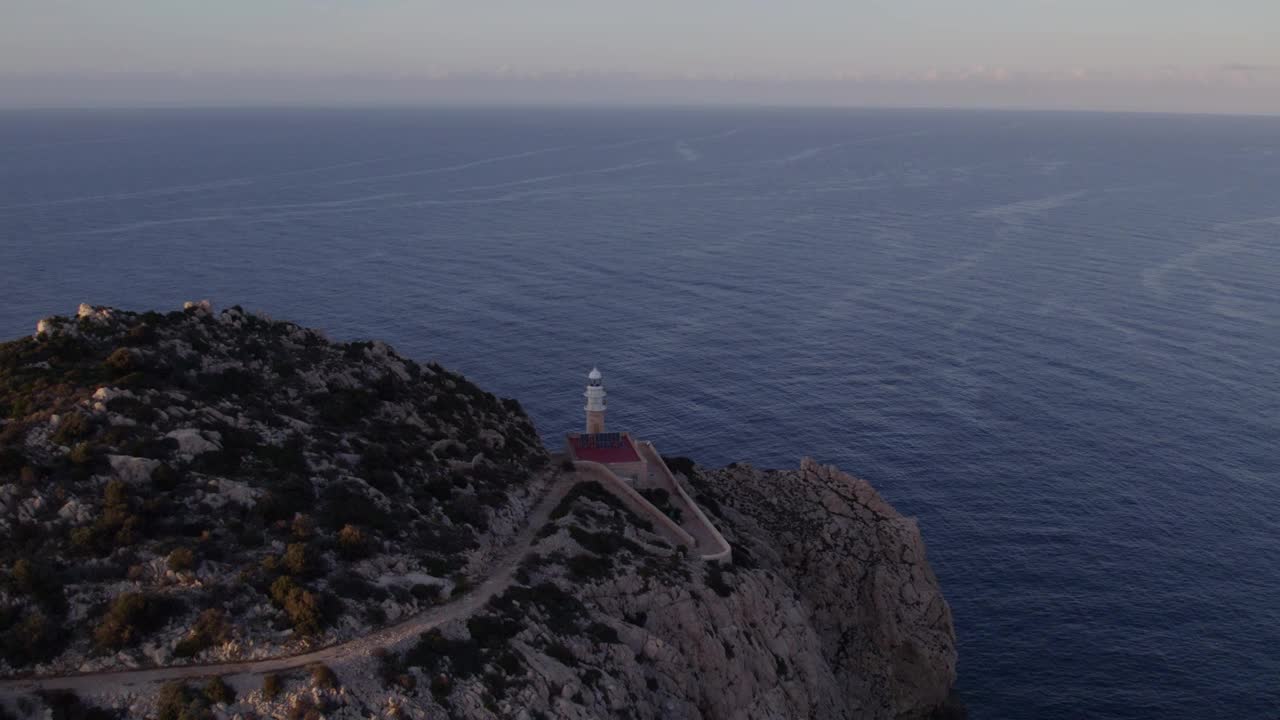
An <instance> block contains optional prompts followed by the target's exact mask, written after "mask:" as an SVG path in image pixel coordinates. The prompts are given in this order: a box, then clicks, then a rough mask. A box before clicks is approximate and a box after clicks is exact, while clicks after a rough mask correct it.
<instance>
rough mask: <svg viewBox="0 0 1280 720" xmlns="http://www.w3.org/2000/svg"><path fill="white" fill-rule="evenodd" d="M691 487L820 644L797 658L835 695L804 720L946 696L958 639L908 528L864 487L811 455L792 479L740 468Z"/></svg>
mask: <svg viewBox="0 0 1280 720" xmlns="http://www.w3.org/2000/svg"><path fill="white" fill-rule="evenodd" d="M699 480H700V481H701V484H702V495H703V496H704V498H707V497H709V498H710V500H709V502H707V501H706V500H704V502H706V503H707V504H710V505H712V506H718V509H719V510H720V514H721V516H722V517H723V526H725V527H727V528H729V531H730V532H731V533H732V537H731V538H730V542H731V543H733V544H734V545H735V553H741V552H742V551H743V550H745V551H747V552H750V553H752V554H753V555H754V556H755V557H756V558H757V559H758V562H759V563H760V565H761V566H762V567H771V568H776V569H777V572H778V573H779V575H781V576H782V578H781V579H782V581H783V583H785V585H786V586H788V587H789V588H790V589H794V591H795V592H796V593H797V594H798V601H797V602H796V606H797V607H796V612H798V613H799V615H800V617H801V618H802V619H803V622H804V624H805V625H806V626H807V627H808V628H810V629H811V630H812V633H813V636H814V637H816V638H817V640H818V643H817V645H816V647H815V646H809V647H807V648H806V651H807V652H813V653H814V654H816V655H817V658H816V659H815V661H814V664H815V666H817V667H819V668H821V670H822V671H823V672H827V673H829V674H830V676H831V678H832V679H833V680H834V684H835V686H836V687H837V688H838V690H837V693H836V695H837V697H836V699H835V701H834V702H833V703H832V704H830V705H826V706H824V708H823V709H822V710H821V711H819V712H815V713H813V715H812V716H814V717H820V716H822V717H900V716H904V715H905V716H918V715H922V714H925V713H927V712H929V711H930V710H931V709H932V708H935V707H937V706H939V705H940V704H941V703H942V702H943V701H944V700H945V699H946V697H947V694H948V691H949V689H950V687H951V685H952V684H953V683H954V681H955V676H956V644H955V632H954V629H953V626H952V622H951V610H950V608H949V607H948V606H947V603H946V600H945V599H944V598H943V596H942V592H941V590H940V589H939V587H938V581H937V578H936V577H935V576H934V574H933V570H932V569H931V568H930V567H929V564H928V561H927V559H926V557H925V546H924V540H923V539H922V538H921V535H920V531H919V528H918V527H917V525H916V523H915V521H914V520H912V519H909V518H904V517H902V516H901V515H899V514H898V513H897V512H896V511H895V510H894V509H893V508H892V507H891V506H889V504H888V503H886V502H885V501H884V500H883V499H882V498H881V497H880V496H879V494H877V493H876V491H875V490H874V489H873V488H872V487H871V485H870V484H868V483H867V482H866V481H864V480H860V479H858V478H855V477H853V476H851V475H848V474H845V473H842V472H840V471H839V470H837V469H835V468H832V467H825V466H822V465H819V464H817V463H815V462H813V461H811V460H808V459H806V460H804V461H803V462H802V463H801V467H800V469H799V470H798V471H783V472H778V471H760V470H756V469H753V468H750V467H743V466H739V467H735V468H730V469H725V470H720V471H717V472H711V473H703V474H702V475H701V476H699ZM694 489H695V491H696V490H697V489H698V488H694ZM717 501H718V502H717Z"/></svg>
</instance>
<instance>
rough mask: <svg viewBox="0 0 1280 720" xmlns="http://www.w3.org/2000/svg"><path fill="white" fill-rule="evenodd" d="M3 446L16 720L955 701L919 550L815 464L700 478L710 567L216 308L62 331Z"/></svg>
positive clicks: (500, 432)
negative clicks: (727, 556) (88, 711)
mask: <svg viewBox="0 0 1280 720" xmlns="http://www.w3.org/2000/svg"><path fill="white" fill-rule="evenodd" d="M0 416H3V419H0V533H3V535H4V537H5V541H6V542H5V543H4V549H3V556H0V561H2V565H0V653H2V655H0V661H2V662H0V717H3V711H4V708H7V711H8V712H10V713H17V715H18V716H19V717H25V716H34V715H37V714H39V713H42V712H44V709H43V708H44V707H50V708H55V709H59V710H61V711H69V712H74V711H76V709H77V708H81V707H82V706H84V705H89V706H96V707H98V708H100V710H99V711H98V712H100V713H101V715H100V716H104V717H111V716H113V714H114V716H117V717H131V718H132V717H153V718H160V719H161V720H164V719H167V718H178V717H219V718H231V717H242V718H249V717H255V716H256V717H298V718H303V717H319V716H321V715H323V717H328V718H356V717H360V718H365V717H402V718H435V717H455V718H508V717H514V718H529V719H531V720H532V719H537V718H552V717H556V718H560V717H564V718H582V719H584V720H585V719H587V718H602V717H624V718H637V719H639V718H708V719H709V718H871V719H877V718H884V719H886V720H889V719H908V718H927V717H930V716H931V715H934V714H936V713H938V712H940V708H943V707H944V706H945V705H946V701H947V697H948V693H949V691H950V689H951V687H952V684H953V683H954V680H955V667H956V647H955V637H954V631H953V627H952V622H951V614H950V610H949V609H948V607H947V604H946V601H945V600H944V599H943V596H942V593H941V590H940V589H939V587H938V583H937V580H936V578H935V577H934V575H933V572H932V571H931V569H930V568H929V565H928V562H927V560H926V557H925V547H924V542H923V540H922V538H921V536H920V533H919V530H918V528H917V526H916V524H915V522H914V521H912V520H910V519H907V518H904V517H902V516H901V515H899V514H898V513H897V512H896V511H894V509H893V508H892V507H890V506H889V505H888V504H887V503H886V502H884V500H883V499H881V498H880V496H879V495H878V494H877V493H876V492H875V490H874V489H872V488H871V486H870V485H868V484H867V483H866V482H865V481H862V480H859V479H857V478H855V477H852V476H850V475H847V474H844V473H842V472H840V471H838V470H836V469H834V468H830V467H825V466H822V465H819V464H817V463H814V462H812V461H810V460H804V461H802V463H801V465H800V467H799V468H798V469H795V470H760V469H756V468H752V467H749V466H745V465H735V466H730V467H727V468H723V469H718V470H710V469H704V468H700V467H697V466H696V465H694V464H693V463H692V462H690V461H688V460H685V459H683V458H668V459H667V464H668V465H669V466H670V467H671V469H672V470H673V471H675V472H676V474H677V480H678V482H680V483H681V484H682V486H683V487H684V489H685V490H687V492H688V493H689V494H690V495H691V496H693V497H694V499H695V500H696V501H697V503H698V505H700V506H701V507H702V509H703V510H704V511H706V512H707V514H708V515H709V516H710V517H711V519H712V520H713V521H714V523H715V525H716V526H717V527H718V528H719V529H720V530H721V531H722V532H723V534H724V537H725V539H727V540H728V542H729V543H730V544H731V545H732V547H733V553H732V562H731V563H724V564H721V563H712V562H703V561H701V560H698V559H697V557H696V553H689V552H688V551H687V549H686V548H683V547H678V546H675V545H673V544H671V543H670V542H669V541H668V539H667V538H666V537H665V536H664V535H663V534H662V533H661V532H659V531H658V530H656V529H655V528H654V526H653V525H652V524H651V522H650V521H648V520H646V519H644V518H641V517H638V516H636V515H635V514H633V513H632V512H631V511H630V510H629V509H628V506H627V505H626V504H624V503H623V502H621V501H619V499H618V498H617V497H615V496H614V495H613V494H611V493H610V492H609V491H608V490H607V488H605V487H604V486H602V485H600V484H598V483H596V482H594V481H592V480H591V479H590V478H589V476H587V475H580V474H579V473H578V472H577V470H576V469H575V468H573V467H572V466H571V465H568V466H556V465H555V464H552V463H550V462H548V458H547V455H546V453H545V451H543V450H542V449H541V447H539V446H538V444H537V440H536V437H537V436H536V433H535V432H534V430H533V427H532V424H531V423H530V422H529V421H528V418H527V417H526V416H525V415H524V413H523V411H522V410H521V409H520V407H519V405H518V404H517V403H516V402H514V401H511V400H501V399H499V398H495V397H494V396H492V395H490V394H488V393H485V392H484V391H482V390H480V389H479V388H476V387H475V386H474V385H472V384H470V383H468V382H467V381H466V380H465V379H463V378H462V377H461V376H458V375H456V374H453V373H449V372H448V371H446V370H444V369H443V368H440V367H438V366H435V365H427V366H420V365H418V364H417V363H414V362H413V361H411V360H408V359H405V358H402V357H400V356H398V355H397V354H396V353H395V352H394V351H393V350H391V349H390V348H388V347H387V346H386V345H383V344H381V343H332V342H330V341H328V340H327V339H325V338H324V337H323V336H322V335H320V334H319V333H316V332H315V331H311V330H306V329H305V328H300V327H298V326H296V325H293V324H290V323H279V322H275V321H272V320H269V319H267V318H265V317H262V316H259V315H254V314H251V313H246V312H244V311H242V310H240V309H239V308H232V309H230V310H226V311H223V312H222V313H214V312H213V311H212V309H211V308H210V307H209V306H207V305H199V304H198V305H193V306H191V307H189V308H187V309H186V310H184V311H181V312H177V313H169V314H164V315H161V314H157V313H147V314H137V313H129V312H124V311H119V310H114V309H110V308H96V307H89V306H83V307H82V308H81V311H80V313H79V315H78V317H76V318H54V319H49V320H45V321H41V323H40V326H39V331H38V333H37V334H36V335H35V336H34V337H31V338H26V339H23V340H19V341H15V342H13V343H8V344H5V345H0ZM394 627H410V628H413V630H414V632H413V633H412V634H408V633H390V632H386V631H385V630H383V629H380V628H384V629H385V628H394ZM300 652H310V653H313V654H314V653H316V652H320V653H322V654H323V656H324V658H325V659H326V662H325V664H324V665H314V666H310V667H306V668H303V667H297V666H296V664H290V663H289V662H288V661H287V660H281V659H280V658H282V657H284V656H287V655H290V654H291V653H300ZM188 664H189V666H188ZM184 667H189V671H188V670H182V669H177V670H175V669H174V668H184ZM76 673H91V674H88V675H85V674H79V675H77V674H76ZM175 678H176V679H175ZM69 690H74V692H75V693H76V694H71V693H69V692H67V691H69Z"/></svg>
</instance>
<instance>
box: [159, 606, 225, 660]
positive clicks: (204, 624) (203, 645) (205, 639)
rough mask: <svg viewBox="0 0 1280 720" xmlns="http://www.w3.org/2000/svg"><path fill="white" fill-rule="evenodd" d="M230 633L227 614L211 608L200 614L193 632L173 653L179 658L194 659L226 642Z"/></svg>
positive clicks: (181, 641) (180, 642)
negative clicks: (202, 652)
mask: <svg viewBox="0 0 1280 720" xmlns="http://www.w3.org/2000/svg"><path fill="white" fill-rule="evenodd" d="M230 632H231V629H230V627H229V626H228V625H227V619H226V614H225V613H223V612H222V611H221V610H219V609H217V608H209V609H207V610H205V611H203V612H201V613H200V616H199V617H197V618H196V623H195V625H193V626H191V632H190V633H188V634H187V636H186V637H184V638H182V639H181V640H179V641H178V645H177V646H176V647H175V648H174V650H173V652H174V654H175V655H177V656H178V657H192V656H194V655H197V654H199V653H200V652H201V651H203V650H205V649H207V648H210V647H212V646H214V645H217V644H219V643H222V642H225V641H226V639H227V636H228V635H229V634H230Z"/></svg>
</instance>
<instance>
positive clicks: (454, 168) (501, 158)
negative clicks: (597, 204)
mask: <svg viewBox="0 0 1280 720" xmlns="http://www.w3.org/2000/svg"><path fill="white" fill-rule="evenodd" d="M571 149H573V146H571V145H560V146H556V147H549V148H541V149H538V150H527V151H525V152H518V153H512V154H510V155H497V156H494V157H488V158H481V159H479V160H472V161H469V162H465V163H459V164H457V165H446V166H444V167H437V168H423V169H421V170H407V171H405V172H399V173H389V174H386V175H370V176H368V177H362V178H349V179H347V180H335V181H333V182H328V183H322V185H321V186H323V187H328V186H336V185H354V184H356V183H362V182H378V181H381V180H396V179H399V178H406V177H417V176H420V175H438V174H441V173H450V172H458V171H459V170H467V169H469V168H475V167H482V166H485V165H492V164H494V163H500V162H507V161H509V160H520V159H523V158H527V157H534V156H537V155H546V154H548V153H554V152H563V151H565V150H571Z"/></svg>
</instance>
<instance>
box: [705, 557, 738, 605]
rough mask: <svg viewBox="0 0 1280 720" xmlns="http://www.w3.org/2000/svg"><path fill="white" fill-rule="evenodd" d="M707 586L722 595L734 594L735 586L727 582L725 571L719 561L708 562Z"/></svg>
mask: <svg viewBox="0 0 1280 720" xmlns="http://www.w3.org/2000/svg"><path fill="white" fill-rule="evenodd" d="M707 587H709V588H711V589H712V590H714V591H715V593H716V594H717V595H719V596H720V597H729V596H730V595H732V594H733V587H732V586H731V585H729V584H728V583H727V582H725V580H724V571H723V570H722V569H721V568H720V564H719V563H714V562H713V563H708V564H707Z"/></svg>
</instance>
